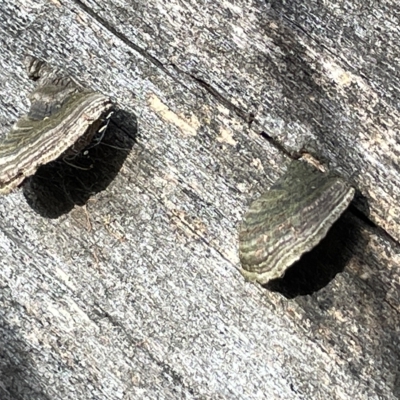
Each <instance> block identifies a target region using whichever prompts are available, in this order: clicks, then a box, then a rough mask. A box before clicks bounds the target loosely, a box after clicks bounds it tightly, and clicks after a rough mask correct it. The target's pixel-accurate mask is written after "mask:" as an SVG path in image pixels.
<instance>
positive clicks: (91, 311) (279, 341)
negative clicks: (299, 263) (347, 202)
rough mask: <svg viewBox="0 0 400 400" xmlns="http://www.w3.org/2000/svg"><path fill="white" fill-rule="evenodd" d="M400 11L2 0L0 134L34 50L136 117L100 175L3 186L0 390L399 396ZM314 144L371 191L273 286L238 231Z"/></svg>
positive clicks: (276, 4)
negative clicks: (243, 257) (259, 275)
mask: <svg viewBox="0 0 400 400" xmlns="http://www.w3.org/2000/svg"><path fill="white" fill-rule="evenodd" d="M399 15H400V9H399V6H398V4H397V3H396V2H394V1H381V2H379V3H377V2H372V1H365V0H362V1H361V0H360V1H343V2H339V3H338V2H337V1H333V0H332V1H331V0H327V1H324V2H320V1H313V0H304V1H301V2H294V1H284V0H281V1H272V2H264V1H258V0H254V1H251V0H239V1H233V0H232V1H199V0H185V1H184V0H171V1H169V2H164V1H159V0H156V1H152V2H148V1H137V0H120V1H112V0H101V1H100V0H99V1H97V2H96V1H92V0H85V1H79V0H19V1H13V0H2V1H1V2H0V46H1V49H2V51H1V52H0V65H1V69H2V73H1V75H0V84H1V86H0V95H1V96H0V135H1V136H3V135H4V134H5V133H6V132H7V131H8V129H10V127H11V125H12V124H13V123H14V122H15V121H16V120H17V119H18V117H19V116H20V115H21V114H23V113H24V112H26V111H27V109H28V100H27V96H28V94H29V92H30V91H31V90H32V87H33V83H32V82H31V81H29V80H28V78H27V76H26V74H25V72H24V71H23V67H22V59H23V56H24V55H26V54H27V53H29V54H33V55H35V56H38V57H43V58H45V59H46V60H47V61H49V62H51V63H53V64H56V65H58V66H59V67H64V68H66V69H67V70H68V71H69V72H71V73H72V74H75V75H76V76H79V78H80V79H81V80H83V81H85V82H86V83H87V85H88V86H89V87H91V88H93V89H96V90H99V91H101V92H103V93H105V94H107V95H110V96H112V98H113V99H114V100H115V102H116V103H117V105H118V107H119V111H118V112H117V113H116V114H115V116H114V117H113V119H112V121H111V123H110V126H109V130H108V132H107V137H106V138H105V139H104V142H103V144H101V145H99V146H97V147H96V148H94V149H92V153H91V154H90V157H91V162H93V163H94V168H92V169H91V170H89V171H81V170H77V169H74V168H73V167H71V168H68V167H66V166H64V165H62V163H58V164H57V163H56V165H52V166H49V167H47V168H44V169H41V170H39V171H38V172H37V174H36V176H35V177H34V178H33V179H31V180H29V182H27V183H26V185H25V186H24V188H23V190H20V191H17V192H15V193H13V194H11V195H9V196H7V197H2V198H1V199H0V218H1V221H0V398H1V399H13V400H15V399H63V400H64V399H113V400H114V399H138V398H140V399H160V398H166V399H171V398H177V399H178V398H179V399H180V398H185V399H232V398H235V399H236V398H237V399H244V398H245V399H263V398H266V399H352V400H354V399H367V398H368V399H397V398H400V371H399V367H398V365H399V363H400V347H399V345H400V343H399V342H400V336H399V330H400V316H399V312H400V296H399V289H400V274H399V265H400V245H399V239H400V185H399V170H400V168H399V152H400V142H399V135H398V123H399V120H400V118H399V111H398V104H397V101H398V98H399V96H400V93H399V92H400V85H399V83H400V76H399V74H400V73H399V72H398V68H397V67H398V62H399V47H398V43H399V42H400V30H399V26H400V21H399ZM110 146H112V147H110ZM300 154H306V155H309V154H311V155H313V156H314V158H315V159H317V160H318V161H319V162H320V163H321V164H323V165H324V166H325V167H327V168H328V169H332V170H334V171H336V172H337V173H338V174H340V175H342V176H343V177H345V178H346V179H348V180H350V182H351V183H352V184H353V185H354V186H355V187H356V188H357V189H358V196H357V198H356V200H355V202H354V203H353V205H352V206H351V207H350V209H349V210H348V211H347V212H346V213H345V214H344V216H343V217H342V218H341V219H340V220H339V221H338V223H337V224H335V226H334V228H333V230H332V233H331V234H330V235H329V236H328V238H327V240H326V241H325V242H324V243H323V245H322V247H321V249H320V250H319V253H318V252H314V253H313V254H311V253H310V257H311V258H310V259H307V260H306V261H304V264H306V266H305V267H304V268H303V269H302V270H301V269H300V270H299V269H297V270H296V269H294V270H292V271H290V273H288V274H287V275H286V277H285V279H284V281H283V282H277V283H276V284H275V285H274V286H273V287H271V288H270V289H273V290H275V291H271V290H266V289H265V288H262V287H260V286H257V285H254V284H250V283H246V282H245V281H244V280H243V278H242V276H241V275H240V274H239V272H238V268H239V261H238V255H237V227H238V224H239V222H240V220H241V218H242V216H243V213H244V212H245V210H246V208H247V207H248V204H249V203H250V202H251V200H253V199H254V198H256V197H257V196H259V195H260V193H262V192H263V191H264V190H266V189H267V188H268V187H269V186H270V185H271V184H272V182H274V181H275V180H276V179H277V177H278V176H279V175H280V174H282V173H283V172H284V170H285V169H286V167H287V165H288V162H289V161H290V159H291V158H296V157H298V156H299V155H300ZM282 293H283V294H284V295H282Z"/></svg>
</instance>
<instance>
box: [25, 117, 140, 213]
mask: <svg viewBox="0 0 400 400" xmlns="http://www.w3.org/2000/svg"><path fill="white" fill-rule="evenodd" d="M136 136H137V120H136V117H135V116H134V115H133V114H131V113H127V112H125V111H123V110H117V111H115V113H114V114H113V115H112V116H111V119H110V123H109V125H108V128H107V130H106V132H105V133H104V137H103V138H101V140H99V139H100V138H98V137H95V138H94V139H93V141H92V143H91V144H90V145H89V146H88V148H87V149H86V150H84V151H82V152H81V153H80V154H79V155H78V156H76V157H75V158H74V159H72V160H68V161H67V162H66V161H65V160H64V159H63V157H60V158H59V159H57V160H55V161H53V162H51V163H49V164H46V165H43V166H41V167H40V168H39V169H38V170H37V171H36V173H35V174H34V175H32V176H31V177H29V178H27V179H26V180H25V182H24V184H23V193H24V196H25V198H26V200H27V202H28V204H29V205H30V207H31V208H32V209H33V210H34V211H36V212H37V213H38V214H40V215H41V216H43V217H46V218H58V217H59V216H61V215H63V214H66V213H68V212H69V211H70V210H71V209H72V208H73V207H74V206H75V205H79V206H82V205H84V204H85V203H86V202H87V201H88V199H89V198H90V197H91V196H92V195H94V194H95V193H98V192H100V191H102V190H104V189H106V188H107V186H108V185H109V184H110V183H111V182H112V181H113V179H114V178H115V177H116V175H117V174H118V172H119V170H120V169H121V167H122V165H123V163H124V161H125V159H126V158H127V156H128V154H129V152H130V151H131V149H132V147H133V146H134V144H135V143H136ZM96 140H98V141H99V142H98V143H96Z"/></svg>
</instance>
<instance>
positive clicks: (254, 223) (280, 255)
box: [239, 161, 355, 285]
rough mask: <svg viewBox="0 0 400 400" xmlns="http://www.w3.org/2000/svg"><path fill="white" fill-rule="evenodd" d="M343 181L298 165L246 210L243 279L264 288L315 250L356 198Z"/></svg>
mask: <svg viewBox="0 0 400 400" xmlns="http://www.w3.org/2000/svg"><path fill="white" fill-rule="evenodd" d="M354 192H355V191H354V188H352V187H351V186H350V185H349V184H348V183H347V182H346V181H344V180H343V179H341V178H339V177H336V176H333V175H330V174H323V173H321V172H319V171H318V170H316V169H315V168H313V167H311V166H310V165H308V164H306V163H305V162H300V161H294V162H292V163H291V164H290V165H289V168H288V170H287V172H286V173H285V174H284V175H283V176H282V177H281V178H280V179H278V181H276V182H275V184H274V185H272V186H271V188H270V190H268V191H267V192H265V193H264V194H263V195H262V196H261V197H260V198H258V199H257V200H255V201H254V202H253V203H252V204H251V205H250V208H249V210H248V211H247V213H246V215H245V217H244V221H243V223H242V224H241V226H240V229H239V257H240V261H241V264H242V271H241V272H242V274H243V275H244V277H245V278H246V279H248V280H250V281H257V282H259V283H261V284H262V285H264V284H267V283H268V282H269V281H271V280H273V279H277V278H280V277H282V276H283V275H284V274H285V271H286V270H287V269H288V268H289V267H290V266H291V265H293V263H294V262H296V261H298V260H299V259H300V257H301V256H302V255H303V254H304V253H306V252H308V251H310V250H311V249H312V248H313V247H314V246H316V245H317V244H318V243H319V242H320V241H321V240H322V239H323V238H324V237H325V236H326V234H327V233H328V230H329V229H330V227H331V226H332V225H333V223H334V222H335V221H336V220H337V219H338V218H339V216H340V215H341V214H342V213H343V211H344V210H345V209H346V208H347V207H348V205H349V204H350V202H351V200H352V199H353V197H354Z"/></svg>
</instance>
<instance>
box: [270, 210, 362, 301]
mask: <svg viewBox="0 0 400 400" xmlns="http://www.w3.org/2000/svg"><path fill="white" fill-rule="evenodd" d="M360 240H363V238H362V235H360V232H359V229H358V228H357V224H356V219H355V218H354V217H352V215H351V211H350V210H349V209H347V210H346V211H345V212H344V213H343V215H342V216H341V217H340V218H339V219H338V220H337V221H336V222H335V223H334V224H333V225H332V227H331V229H330V230H329V231H328V234H327V235H326V237H325V238H324V239H322V240H321V242H320V243H319V244H318V245H317V246H315V247H314V248H313V249H312V250H311V251H309V252H308V253H305V254H303V256H302V257H301V258H300V260H299V261H297V262H295V263H294V264H293V265H292V266H291V267H290V268H288V270H287V271H286V273H285V275H284V276H283V277H282V278H279V279H274V280H272V281H270V282H268V283H267V284H266V285H263V287H264V288H266V289H269V290H271V291H274V292H279V293H281V294H282V295H283V296H285V297H286V298H288V299H292V298H294V297H297V296H304V295H310V294H312V293H314V292H316V291H318V290H320V289H322V288H323V287H325V286H326V285H328V284H329V282H331V281H332V280H333V279H334V278H335V276H336V275H337V274H338V273H340V272H342V271H343V270H344V268H345V267H346V265H347V263H348V262H349V260H350V258H351V257H352V255H353V250H354V249H355V248H357V247H360V245H361V246H362V245H363V244H362V243H360Z"/></svg>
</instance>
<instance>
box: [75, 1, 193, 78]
mask: <svg viewBox="0 0 400 400" xmlns="http://www.w3.org/2000/svg"><path fill="white" fill-rule="evenodd" d="M73 2H74V3H75V4H76V5H77V6H78V7H79V8H81V9H82V10H83V11H84V12H86V13H87V14H88V15H90V16H91V17H92V18H93V19H94V20H96V21H97V22H98V23H99V24H100V25H102V26H103V27H104V28H105V29H107V30H108V31H109V32H110V33H112V34H113V35H115V36H116V37H117V38H118V39H120V40H121V41H122V42H123V43H125V44H126V45H127V46H128V47H130V48H131V49H133V50H134V51H136V52H137V53H139V54H140V55H141V56H143V57H144V58H145V59H146V60H148V61H150V62H151V63H152V64H153V65H154V66H156V67H157V68H159V69H160V70H162V71H163V72H164V73H165V74H166V75H168V76H169V77H170V78H172V79H173V80H174V81H176V82H178V83H179V84H182V82H180V81H179V80H178V79H177V77H176V76H174V75H173V74H171V73H170V72H169V71H168V69H167V68H165V66H164V64H163V63H162V62H161V61H160V60H158V59H157V58H156V57H154V56H152V55H151V54H149V53H148V52H147V51H145V50H143V49H142V48H141V47H139V46H138V45H136V44H135V43H133V42H132V41H131V40H129V39H128V38H127V37H126V36H125V35H123V34H122V33H120V32H119V31H118V30H117V29H116V28H114V26H112V25H111V24H110V23H109V22H107V21H106V20H105V19H104V18H102V17H100V15H99V14H97V13H96V12H94V11H93V10H92V9H91V8H90V7H88V6H87V5H86V4H84V3H83V2H81V1H80V0H73ZM182 85H183V84H182ZM183 86H185V85H183Z"/></svg>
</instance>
